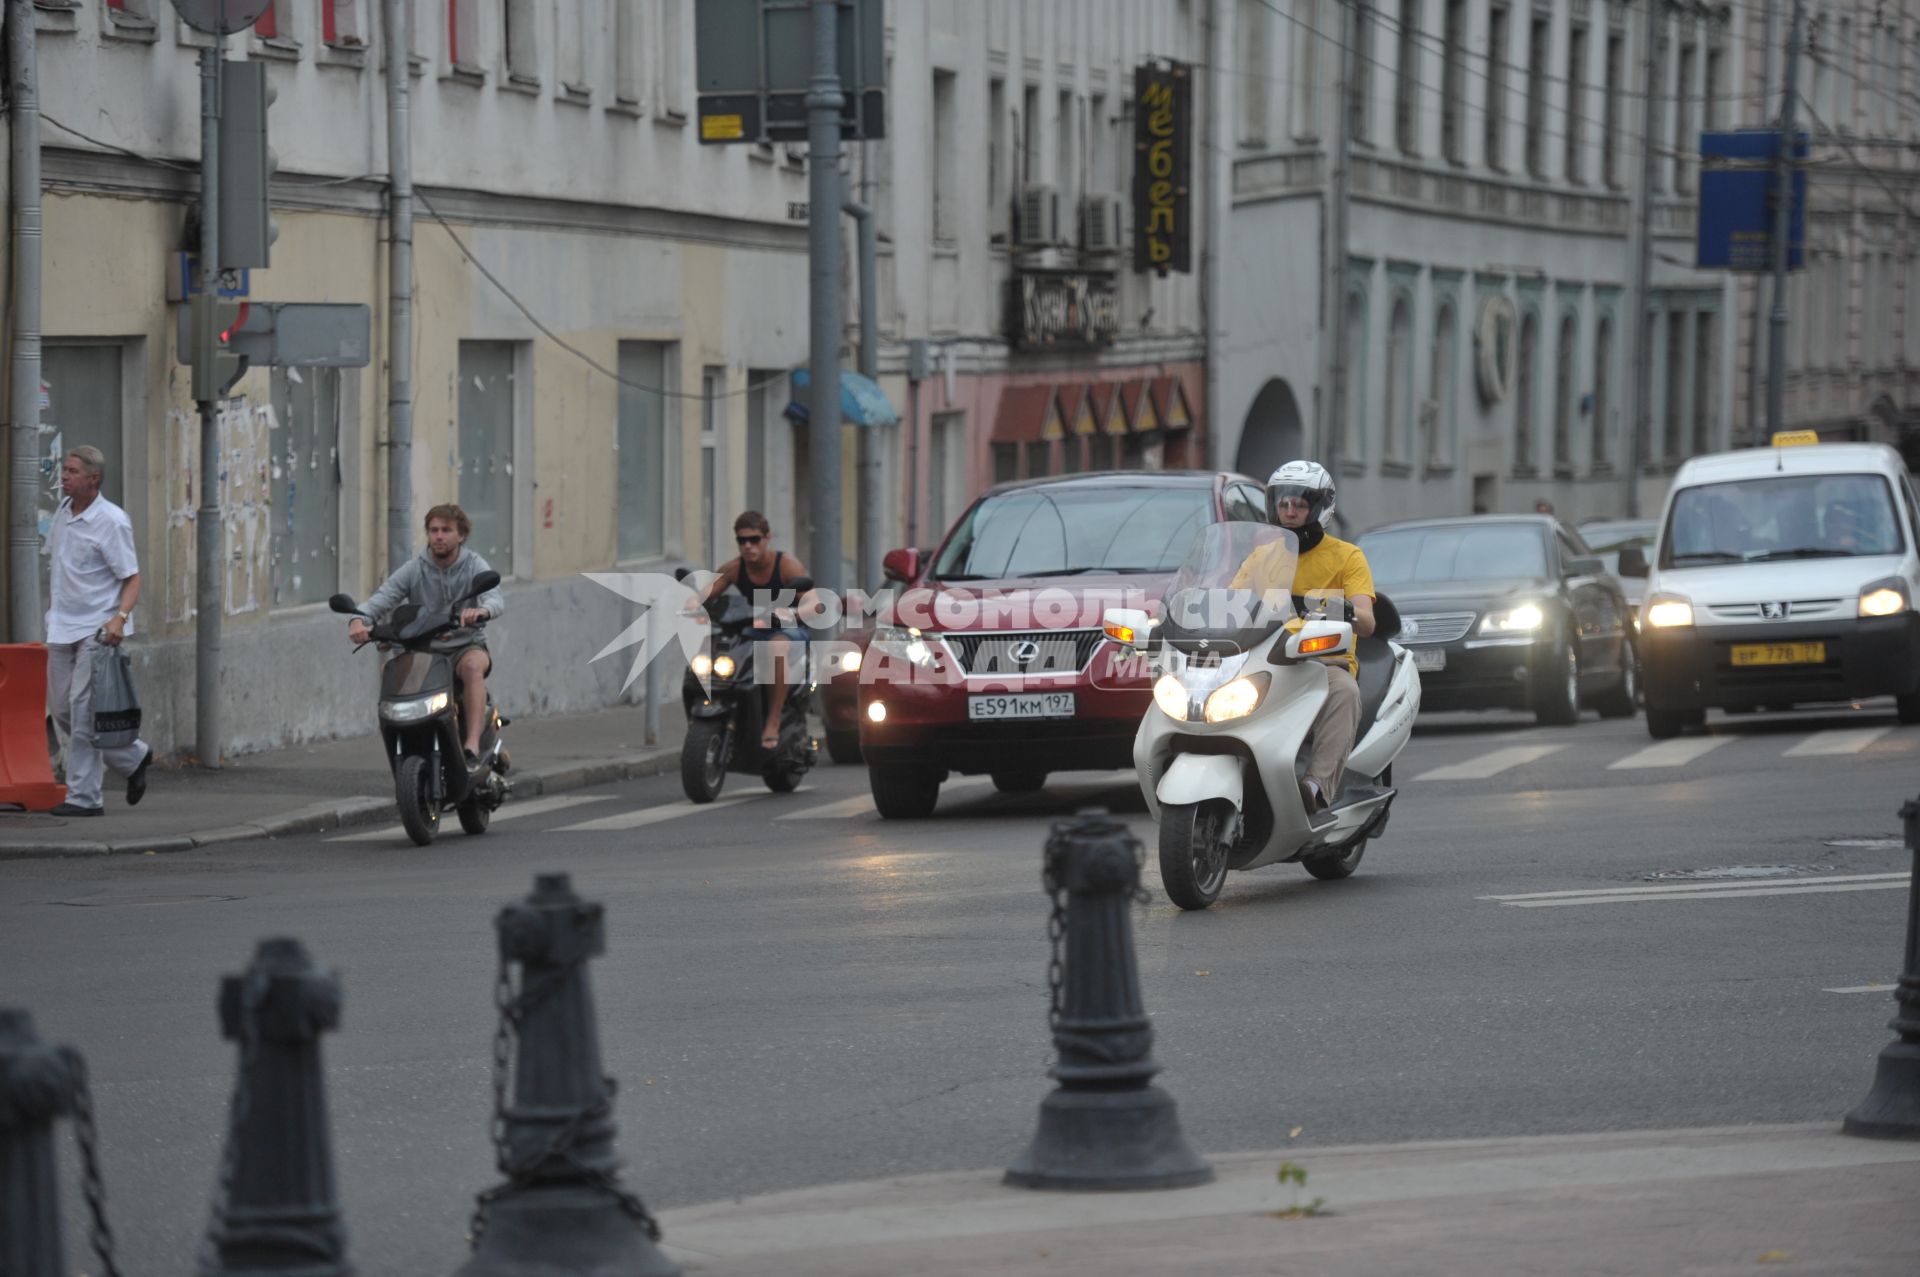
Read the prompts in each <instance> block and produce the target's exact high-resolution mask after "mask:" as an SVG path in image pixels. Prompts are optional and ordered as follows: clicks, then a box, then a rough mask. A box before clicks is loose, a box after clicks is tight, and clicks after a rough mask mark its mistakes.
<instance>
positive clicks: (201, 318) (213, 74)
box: [193, 31, 227, 767]
mask: <svg viewBox="0 0 1920 1277" xmlns="http://www.w3.org/2000/svg"><path fill="white" fill-rule="evenodd" d="M226 57H227V37H226V33H225V32H224V31H222V32H219V33H217V34H214V35H213V43H212V45H211V46H210V47H208V48H204V49H202V50H200V295H201V298H202V301H203V304H202V305H201V306H200V308H199V309H198V310H197V311H196V312H195V314H194V317H195V319H196V321H197V324H196V330H195V332H194V334H193V340H194V343H195V346H196V348H197V349H198V350H200V351H202V352H205V351H210V350H212V349H213V348H214V345H215V340H214V322H213V320H214V312H215V310H216V309H217V308H216V307H215V306H214V304H213V301H214V299H215V298H217V297H218V296H219V295H220V64H221V63H222V62H224V61H225V60H226ZM198 394H199V395H204V396H205V397H204V398H200V400H199V408H200V509H199V511H198V513H197V515H196V517H195V521H194V529H193V536H194V563H195V567H194V570H195V574H196V580H195V586H196V589H195V596H194V606H195V609H196V611H195V615H194V639H195V643H194V679H195V683H194V689H193V690H194V698H193V727H194V753H195V754H196V755H198V756H199V759H200V765H201V766H202V767H218V766H220V614H221V611H222V609H223V608H224V607H225V606H226V598H225V595H226V590H225V585H226V580H225V575H226V574H225V573H224V572H223V571H222V568H223V566H224V565H223V564H222V563H221V561H220V560H221V554H220V549H221V541H222V540H223V539H224V538H223V537H222V536H221V532H222V528H221V519H220V452H221V448H220V404H221V401H222V396H223V394H224V391H223V390H221V389H220V388H219V387H217V386H201V387H199V391H198ZM196 397H197V396H196Z"/></svg>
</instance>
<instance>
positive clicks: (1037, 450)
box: [1027, 440, 1053, 479]
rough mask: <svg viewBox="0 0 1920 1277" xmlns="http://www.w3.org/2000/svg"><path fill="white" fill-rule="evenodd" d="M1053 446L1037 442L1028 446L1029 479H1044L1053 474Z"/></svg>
mask: <svg viewBox="0 0 1920 1277" xmlns="http://www.w3.org/2000/svg"><path fill="white" fill-rule="evenodd" d="M1052 468H1053V444H1052V443H1051V442H1049V441H1046V440H1036V441H1034V442H1031V443H1029V444H1028V445H1027V478H1029V479H1042V478H1045V477H1046V476H1047V475H1048V474H1050V473H1051V472H1052Z"/></svg>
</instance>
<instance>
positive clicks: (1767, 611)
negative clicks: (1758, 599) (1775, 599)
mask: <svg viewBox="0 0 1920 1277" xmlns="http://www.w3.org/2000/svg"><path fill="white" fill-rule="evenodd" d="M1792 606H1793V605H1792V604H1790V603H1762V604H1761V605H1760V615H1761V617H1762V618H1764V619H1765V620H1769V621H1784V620H1786V619H1787V613H1788V612H1789V611H1791V610H1792Z"/></svg>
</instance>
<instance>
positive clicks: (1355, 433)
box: [1340, 288, 1367, 461]
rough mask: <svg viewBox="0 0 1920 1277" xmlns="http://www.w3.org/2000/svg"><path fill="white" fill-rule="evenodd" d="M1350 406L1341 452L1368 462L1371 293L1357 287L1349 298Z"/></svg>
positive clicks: (1345, 387) (1344, 391) (1346, 393)
mask: <svg viewBox="0 0 1920 1277" xmlns="http://www.w3.org/2000/svg"><path fill="white" fill-rule="evenodd" d="M1341 396H1342V397H1343V398H1344V399H1345V401H1346V402H1345V404H1344V407H1345V409H1346V412H1345V415H1344V419H1343V421H1342V423H1341V426H1342V434H1343V436H1344V437H1343V439H1342V443H1343V444H1344V446H1343V447H1342V448H1341V449H1340V451H1341V453H1342V454H1343V455H1344V456H1345V457H1346V458H1347V460H1349V461H1364V460H1365V459H1366V455H1367V428H1366V422H1367V295H1366V293H1365V292H1363V291H1361V290H1360V289H1358V288H1356V289H1354V290H1353V291H1352V292H1351V293H1350V294H1349V295H1348V297H1347V375H1346V378H1345V380H1344V382H1343V384H1342V386H1341Z"/></svg>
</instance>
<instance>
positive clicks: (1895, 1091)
mask: <svg viewBox="0 0 1920 1277" xmlns="http://www.w3.org/2000/svg"><path fill="white" fill-rule="evenodd" d="M1900 819H1901V820H1902V821H1903V822H1904V823H1905V825H1906V835H1907V850H1908V851H1910V852H1912V853H1913V881H1912V882H1911V883H1910V884H1909V885H1908V887H1907V960H1906V966H1905V969H1903V970H1902V971H1901V973H1900V982H1899V984H1897V985H1895V986H1894V993H1893V997H1894V1002H1895V1004H1896V1005H1897V1007H1898V1010H1896V1011H1895V1012H1894V1016H1893V1019H1892V1020H1890V1021H1888V1023H1887V1027H1888V1028H1890V1029H1892V1030H1893V1031H1894V1032H1895V1033H1896V1034H1898V1035H1899V1036H1898V1037H1897V1038H1895V1040H1894V1041H1892V1042H1889V1043H1888V1044H1887V1045H1886V1047H1885V1048H1884V1049H1883V1050H1882V1051H1881V1052H1880V1062H1879V1065H1878V1066H1877V1067H1876V1068H1875V1070H1874V1075H1873V1089H1872V1090H1871V1091H1869V1092H1867V1098H1866V1099H1864V1100H1862V1101H1861V1102H1860V1103H1859V1105H1858V1106H1857V1107H1855V1108H1854V1110H1853V1111H1852V1112H1851V1113H1848V1114H1847V1116H1846V1120H1845V1121H1844V1122H1842V1123H1841V1129H1842V1130H1844V1131H1845V1132H1846V1133H1847V1134H1848V1135H1864V1136H1867V1137H1869V1138H1873V1139H1907V1140H1911V1139H1920V800H1913V801H1910V802H1908V803H1906V804H1905V805H1904V806H1902V807H1901V808H1900Z"/></svg>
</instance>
